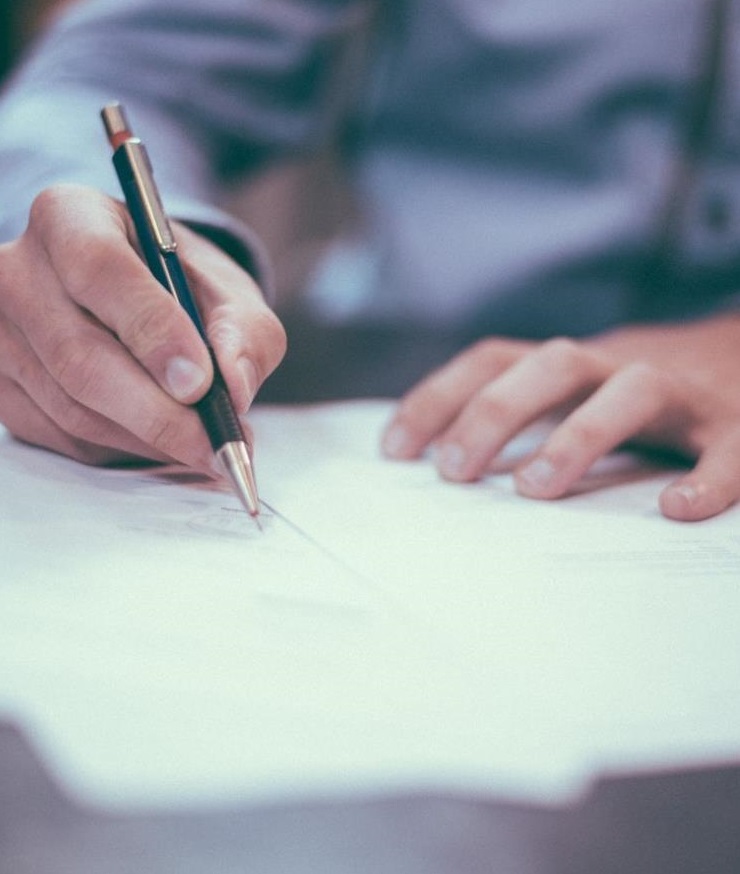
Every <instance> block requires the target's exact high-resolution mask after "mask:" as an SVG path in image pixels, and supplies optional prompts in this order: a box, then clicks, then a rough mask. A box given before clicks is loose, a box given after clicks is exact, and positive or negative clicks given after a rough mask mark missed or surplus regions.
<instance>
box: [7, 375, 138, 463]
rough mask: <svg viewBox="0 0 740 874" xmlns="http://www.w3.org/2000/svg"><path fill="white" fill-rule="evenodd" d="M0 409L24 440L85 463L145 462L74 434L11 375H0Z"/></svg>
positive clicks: (16, 435)
mask: <svg viewBox="0 0 740 874" xmlns="http://www.w3.org/2000/svg"><path fill="white" fill-rule="evenodd" d="M0 410H2V411H3V422H2V424H4V425H5V427H6V428H7V429H8V431H9V432H10V433H11V434H12V435H13V437H15V438H16V439H17V440H20V441H22V442H23V443H28V444H30V445H32V446H40V447H42V448H43V449H50V450H51V451H52V452H56V453H57V454H59V455H66V456H67V457H68V458H73V459H74V460H75V461H80V462H82V463H83V464H91V465H105V464H112V463H117V464H121V463H125V462H126V461H127V460H131V461H133V460H134V459H136V460H137V461H139V463H140V462H141V459H140V458H136V456H134V455H130V456H127V455H126V454H125V453H122V452H120V451H116V450H112V449H107V448H106V447H104V446H98V445H96V444H94V443H89V442H88V441H86V440H81V439H79V438H77V437H72V436H70V435H69V434H67V433H66V432H65V431H63V430H62V429H61V428H60V427H59V426H58V425H57V424H56V423H55V422H54V420H53V419H51V418H49V416H47V415H46V413H44V412H43V411H42V410H41V408H40V407H38V406H37V405H36V404H35V403H34V401H33V400H32V399H31V398H30V397H29V396H28V395H27V394H26V392H25V391H24V390H23V389H22V388H21V387H20V386H19V385H18V384H17V383H15V382H13V381H12V380H9V379H7V378H0Z"/></svg>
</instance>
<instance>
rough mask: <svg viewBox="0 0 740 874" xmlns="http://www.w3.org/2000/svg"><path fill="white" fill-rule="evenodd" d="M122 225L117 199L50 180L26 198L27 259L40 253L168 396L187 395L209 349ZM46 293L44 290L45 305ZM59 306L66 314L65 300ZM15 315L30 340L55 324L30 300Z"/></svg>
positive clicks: (200, 383) (207, 377)
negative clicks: (53, 184) (28, 200)
mask: <svg viewBox="0 0 740 874" xmlns="http://www.w3.org/2000/svg"><path fill="white" fill-rule="evenodd" d="M130 233H131V230H130V220H129V219H128V217H127V216H126V214H125V211H124V208H123V206H122V205H121V204H118V203H117V202H115V201H112V200H109V199H108V198H106V197H104V196H103V195H101V194H98V193H97V192H94V191H89V190H88V189H85V188H81V187H79V188H78V187H75V186H57V187H55V188H52V189H47V190H46V191H45V192H43V193H42V194H41V195H39V196H38V197H37V198H36V200H35V201H34V204H33V207H32V209H31V220H30V223H29V232H28V233H27V235H26V240H25V241H24V242H26V244H27V245H32V246H35V247H36V248H37V249H38V250H40V252H39V251H37V252H34V254H33V257H34V259H36V260H38V258H39V257H42V256H41V255H40V253H43V257H44V258H45V259H46V261H47V263H48V265H49V267H50V269H51V270H52V271H53V272H54V274H55V275H56V277H57V280H58V285H59V288H60V291H61V292H62V293H63V294H64V295H65V296H68V297H69V298H70V300H71V302H73V303H74V304H75V305H77V306H79V307H81V308H82V309H84V310H85V311H87V312H89V313H91V314H92V315H93V316H95V318H96V319H97V320H98V321H99V322H100V323H101V324H102V325H104V326H105V327H106V328H107V329H109V330H110V331H112V332H113V334H115V336H116V337H117V338H118V340H120V342H121V343H122V344H123V345H124V346H125V347H127V348H128V349H129V350H130V352H131V354H132V355H133V357H134V358H135V359H136V360H137V361H139V362H140V363H141V364H142V365H143V366H144V368H145V369H146V370H148V372H149V373H150V374H151V375H152V376H153V377H154V379H155V380H156V381H157V382H158V383H159V385H160V386H161V387H162V388H164V389H165V390H166V391H167V392H168V393H169V394H170V395H171V396H172V397H173V398H175V399H176V400H178V401H180V402H182V403H192V402H194V401H195V400H197V399H198V398H199V397H200V396H202V394H203V393H204V392H205V390H206V388H207V386H208V385H209V384H210V381H211V377H212V373H211V363H210V359H209V356H208V354H207V351H206V349H205V346H204V344H203V342H202V340H201V339H200V337H199V336H198V332H197V330H196V329H195V326H194V325H193V324H192V322H191V321H190V319H189V318H188V316H187V314H186V313H185V312H184V311H183V310H182V308H181V307H180V306H178V304H177V302H176V301H175V300H174V298H173V297H172V296H171V295H170V294H168V293H167V292H166V291H165V290H164V289H163V288H162V286H161V285H160V284H159V283H158V282H157V281H156V280H155V279H154V278H153V276H152V275H151V273H150V271H149V269H148V268H147V267H146V265H145V264H144V263H143V262H142V260H141V258H140V257H139V255H138V254H137V252H136V251H135V249H134V248H133V246H132V241H130V239H129V235H130ZM29 292H30V289H29ZM49 298H51V295H50V294H49V292H48V291H47V305H48V306H50V305H52V304H53V299H49ZM57 303H58V304H61V301H57ZM60 312H61V313H62V314H63V317H66V318H68V319H69V318H71V307H68V308H67V309H66V310H61V311H60ZM16 317H17V319H18V320H19V324H22V325H23V327H24V329H25V330H26V332H27V333H28V334H29V336H36V337H39V338H40V340H39V341H37V342H41V343H47V342H49V335H50V334H51V335H52V336H53V335H54V334H55V332H56V330H57V324H58V323H57V324H49V322H48V320H47V319H46V318H45V317H46V313H44V312H43V308H40V307H38V306H24V307H23V308H22V312H18V313H17V315H16ZM45 328H46V330H44V329H45Z"/></svg>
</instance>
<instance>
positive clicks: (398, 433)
mask: <svg viewBox="0 0 740 874" xmlns="http://www.w3.org/2000/svg"><path fill="white" fill-rule="evenodd" d="M381 447H382V449H383V452H384V453H385V454H386V455H387V456H388V457H389V458H405V457H407V456H408V454H409V452H410V451H411V435H410V434H409V432H408V431H407V430H406V429H405V428H404V427H403V425H391V427H390V428H389V429H388V430H387V431H386V432H385V434H384V435H383V441H382V443H381Z"/></svg>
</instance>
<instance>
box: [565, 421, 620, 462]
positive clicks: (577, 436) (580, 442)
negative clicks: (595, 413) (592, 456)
mask: <svg viewBox="0 0 740 874" xmlns="http://www.w3.org/2000/svg"><path fill="white" fill-rule="evenodd" d="M609 437H610V431H609V427H608V426H607V425H606V424H602V423H600V422H596V421H593V420H592V419H588V420H587V419H581V420H576V421H572V422H570V424H569V427H568V442H569V443H570V445H571V446H575V447H577V448H578V449H580V450H582V451H584V452H586V453H587V454H589V453H590V451H593V450H595V449H598V448H601V447H603V446H605V445H609V444H610V439H609Z"/></svg>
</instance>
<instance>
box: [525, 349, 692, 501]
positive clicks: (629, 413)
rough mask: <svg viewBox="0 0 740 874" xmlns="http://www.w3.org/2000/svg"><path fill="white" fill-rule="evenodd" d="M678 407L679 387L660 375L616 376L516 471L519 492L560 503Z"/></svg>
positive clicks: (644, 369) (629, 372) (633, 368)
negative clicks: (599, 464) (604, 460)
mask: <svg viewBox="0 0 740 874" xmlns="http://www.w3.org/2000/svg"><path fill="white" fill-rule="evenodd" d="M679 404H680V398H679V396H678V390H677V387H676V385H675V384H674V383H673V381H672V380H669V379H668V378H667V377H666V376H665V375H664V374H663V373H661V372H660V371H657V370H656V369H654V368H652V367H650V366H648V365H644V364H634V365H630V366H628V367H625V368H623V369H622V370H619V371H617V373H615V374H614V375H613V376H612V377H611V378H610V379H608V380H607V381H606V382H605V383H604V384H603V385H602V386H601V387H600V388H599V389H598V390H597V391H595V392H594V393H593V394H592V395H591V396H590V397H589V398H588V399H587V400H586V401H584V402H583V403H582V404H581V405H580V406H579V407H578V408H577V409H576V410H575V411H574V412H573V413H571V414H570V415H569V416H568V417H567V418H566V419H565V420H564V421H563V422H562V423H561V424H560V425H558V427H557V428H555V430H554V431H553V432H552V434H551V435H550V437H549V438H548V439H547V440H546V441H545V443H544V444H543V445H542V446H541V447H540V448H539V450H538V451H537V452H536V454H535V455H534V456H532V457H531V458H530V459H528V460H527V461H526V462H525V464H524V465H522V466H520V467H519V468H518V469H517V471H516V472H515V482H516V486H517V490H518V491H519V493H520V494H522V495H525V496H527V497H532V498H558V497H561V496H562V495H564V494H565V493H566V492H567V491H568V490H569V489H570V488H571V486H573V485H574V484H575V483H576V482H577V481H578V480H579V479H580V478H581V477H582V476H583V475H584V474H585V473H586V471H587V470H588V469H589V468H590V467H591V465H592V464H593V463H594V462H595V461H597V460H598V459H599V458H601V457H602V456H604V455H607V454H608V453H609V452H611V451H612V450H614V449H616V448H617V447H618V446H620V445H621V444H623V443H624V442H626V441H627V440H630V439H632V438H634V437H635V436H636V435H639V434H640V433H641V432H643V431H645V430H646V429H649V428H650V427H654V425H655V423H656V422H658V421H660V420H661V419H662V418H663V417H664V416H665V415H666V414H670V412H671V411H672V410H675V409H676V408H677V407H678V406H679Z"/></svg>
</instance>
